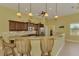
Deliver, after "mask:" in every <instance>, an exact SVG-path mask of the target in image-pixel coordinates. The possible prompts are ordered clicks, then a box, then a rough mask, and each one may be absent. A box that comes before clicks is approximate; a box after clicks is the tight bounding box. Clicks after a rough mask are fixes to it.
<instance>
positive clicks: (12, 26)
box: [9, 21, 16, 31]
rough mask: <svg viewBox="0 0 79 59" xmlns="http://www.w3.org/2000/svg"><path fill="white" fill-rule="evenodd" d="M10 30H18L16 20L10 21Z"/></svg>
mask: <svg viewBox="0 0 79 59" xmlns="http://www.w3.org/2000/svg"><path fill="white" fill-rule="evenodd" d="M9 31H16V22H15V21H9Z"/></svg>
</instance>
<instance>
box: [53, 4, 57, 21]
mask: <svg viewBox="0 0 79 59" xmlns="http://www.w3.org/2000/svg"><path fill="white" fill-rule="evenodd" d="M57 8H58V7H57V3H56V15H55V16H54V19H56V20H57V19H58V15H57Z"/></svg>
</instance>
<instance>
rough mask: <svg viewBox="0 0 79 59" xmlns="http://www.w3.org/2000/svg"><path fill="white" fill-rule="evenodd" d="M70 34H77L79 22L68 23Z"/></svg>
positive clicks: (78, 33) (78, 32)
mask: <svg viewBox="0 0 79 59" xmlns="http://www.w3.org/2000/svg"><path fill="white" fill-rule="evenodd" d="M70 35H79V23H74V24H70Z"/></svg>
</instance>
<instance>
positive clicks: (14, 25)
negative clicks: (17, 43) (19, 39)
mask: <svg viewBox="0 0 79 59" xmlns="http://www.w3.org/2000/svg"><path fill="white" fill-rule="evenodd" d="M41 27H44V25H43V24H41V23H38V24H34V23H31V22H20V21H12V20H9V31H30V30H31V31H32V30H35V31H38V32H39V29H40V28H41Z"/></svg>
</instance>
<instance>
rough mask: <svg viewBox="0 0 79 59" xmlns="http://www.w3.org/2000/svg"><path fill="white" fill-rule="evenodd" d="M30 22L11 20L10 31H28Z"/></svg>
mask: <svg viewBox="0 0 79 59" xmlns="http://www.w3.org/2000/svg"><path fill="white" fill-rule="evenodd" d="M27 30H28V23H26V22H19V21H11V20H10V21H9V31H27Z"/></svg>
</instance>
